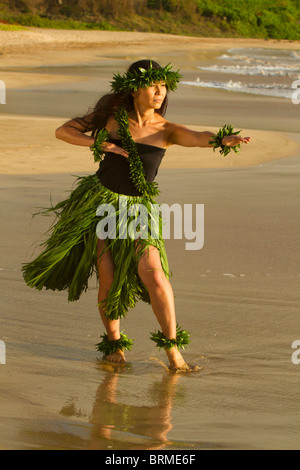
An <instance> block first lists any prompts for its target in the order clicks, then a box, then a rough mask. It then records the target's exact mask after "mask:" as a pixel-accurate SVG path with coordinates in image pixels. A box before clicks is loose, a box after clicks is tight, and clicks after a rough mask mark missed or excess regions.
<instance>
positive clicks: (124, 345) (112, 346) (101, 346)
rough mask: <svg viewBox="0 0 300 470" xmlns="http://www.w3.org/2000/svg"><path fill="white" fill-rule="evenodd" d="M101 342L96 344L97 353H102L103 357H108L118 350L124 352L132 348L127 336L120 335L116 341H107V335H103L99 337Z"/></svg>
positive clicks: (131, 342) (130, 340)
mask: <svg viewBox="0 0 300 470" xmlns="http://www.w3.org/2000/svg"><path fill="white" fill-rule="evenodd" d="M101 338H102V341H101V343H98V344H96V348H97V351H99V352H102V353H104V355H105V356H109V355H110V354H113V353H115V352H117V351H119V350H121V351H124V350H125V349H127V350H128V351H130V349H131V348H132V346H133V341H132V339H130V338H128V336H126V335H124V334H123V333H121V337H120V339H117V340H116V341H109V339H108V336H107V334H103V335H102V336H101Z"/></svg>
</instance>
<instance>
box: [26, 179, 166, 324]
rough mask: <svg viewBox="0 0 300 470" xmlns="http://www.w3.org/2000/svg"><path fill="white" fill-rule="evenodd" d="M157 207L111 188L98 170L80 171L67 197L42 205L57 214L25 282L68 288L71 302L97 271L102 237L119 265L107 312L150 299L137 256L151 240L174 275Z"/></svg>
mask: <svg viewBox="0 0 300 470" xmlns="http://www.w3.org/2000/svg"><path fill="white" fill-rule="evenodd" d="M157 207H158V206H157V205H156V204H155V201H153V200H152V201H150V200H149V199H148V198H146V197H144V196H124V195H120V194H117V193H114V192H112V191H110V190H109V189H107V188H105V187H104V186H102V185H101V183H100V182H99V180H98V178H97V176H96V175H89V176H85V177H79V178H78V179H77V180H76V185H75V188H74V189H73V190H72V191H71V192H70V195H69V197H68V198H67V199H65V200H64V201H62V202H59V203H58V204H56V205H55V206H53V207H50V208H49V209H45V210H44V211H42V213H43V214H45V213H46V214H49V215H51V214H54V215H55V216H56V217H55V220H54V222H53V224H52V225H51V227H50V229H49V230H48V232H47V236H48V238H47V240H46V241H45V242H44V243H43V244H42V245H41V246H42V247H43V251H42V252H41V253H40V254H39V255H38V256H37V257H36V258H35V259H34V260H33V261H31V262H29V263H26V264H24V265H23V266H22V271H23V276H24V279H25V282H26V283H27V285H28V286H30V287H34V288H36V289H38V290H41V289H43V288H46V289H51V290H59V291H63V290H67V291H68V300H69V301H70V302H72V301H76V300H78V299H79V297H80V295H81V294H82V292H84V291H86V290H87V289H88V284H89V281H90V279H91V277H92V275H93V274H94V273H96V275H97V276H98V270H97V263H98V262H99V261H100V260H99V259H98V256H97V242H98V239H99V237H100V238H103V239H105V248H104V251H105V250H110V253H111V256H112V259H113V262H114V265H115V273H114V281H113V284H112V286H111V289H110V292H109V295H108V297H107V299H106V300H105V301H103V306H104V305H105V312H106V316H107V317H108V318H110V319H117V318H121V317H124V316H125V315H126V313H127V311H128V309H129V308H133V307H134V306H135V304H136V302H137V301H138V300H139V299H140V300H143V301H144V302H147V303H150V298H149V293H148V291H147V288H146V286H145V285H144V284H143V283H142V281H141V279H140V277H139V275H138V262H139V260H140V258H141V256H142V255H143V254H144V253H145V251H146V250H147V248H149V246H155V247H156V248H157V249H158V251H159V253H160V259H161V264H162V268H163V271H164V273H165V275H166V277H167V278H169V276H170V274H169V266H168V259H167V255H166V251H165V246H164V240H163V238H162V219H161V215H160V213H159V211H158V210H157ZM102 254H103V252H102V253H101V254H100V257H101V256H102ZM99 282H100V284H101V279H99Z"/></svg>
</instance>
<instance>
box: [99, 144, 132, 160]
mask: <svg viewBox="0 0 300 470" xmlns="http://www.w3.org/2000/svg"><path fill="white" fill-rule="evenodd" d="M104 151H105V152H112V153H116V154H117V155H122V157H125V158H128V152H126V150H124V149H122V147H119V146H118V145H115V144H111V143H109V142H106V143H105V144H104Z"/></svg>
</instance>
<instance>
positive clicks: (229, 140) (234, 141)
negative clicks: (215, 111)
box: [223, 135, 251, 147]
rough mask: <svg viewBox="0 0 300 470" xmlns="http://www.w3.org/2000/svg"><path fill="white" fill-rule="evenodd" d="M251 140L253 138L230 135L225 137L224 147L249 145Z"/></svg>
mask: <svg viewBox="0 0 300 470" xmlns="http://www.w3.org/2000/svg"><path fill="white" fill-rule="evenodd" d="M250 139H251V137H241V136H239V135H229V136H227V137H224V139H223V145H226V146H227V147H234V146H235V145H239V144H248V143H249V141H250Z"/></svg>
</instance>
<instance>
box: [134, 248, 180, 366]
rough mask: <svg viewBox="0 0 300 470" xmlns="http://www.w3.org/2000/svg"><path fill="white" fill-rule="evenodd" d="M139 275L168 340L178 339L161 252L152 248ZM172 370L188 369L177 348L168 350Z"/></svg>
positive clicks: (140, 263)
mask: <svg viewBox="0 0 300 470" xmlns="http://www.w3.org/2000/svg"><path fill="white" fill-rule="evenodd" d="M138 273H139V276H140V278H141V280H142V281H143V283H144V284H145V286H146V287H147V289H148V291H149V295H150V300H151V306H152V309H153V312H154V314H155V316H156V318H157V320H158V323H159V324H160V326H161V330H162V333H163V334H164V335H165V336H166V338H168V339H174V338H176V315H175V303H174V294H173V289H172V286H171V284H170V282H169V280H168V279H167V278H166V276H165V273H164V272H163V269H162V266H161V261H160V255H159V251H158V249H157V248H156V247H154V246H150V247H149V249H147V250H146V251H145V253H144V254H143V256H142V257H141V259H140V261H139V265H138ZM166 353H167V356H168V359H169V362H170V366H171V368H172V369H188V366H187V364H186V363H185V361H184V359H183V357H182V355H181V353H180V352H179V350H178V348H177V346H175V347H174V348H172V349H170V350H166Z"/></svg>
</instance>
